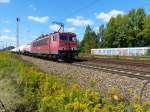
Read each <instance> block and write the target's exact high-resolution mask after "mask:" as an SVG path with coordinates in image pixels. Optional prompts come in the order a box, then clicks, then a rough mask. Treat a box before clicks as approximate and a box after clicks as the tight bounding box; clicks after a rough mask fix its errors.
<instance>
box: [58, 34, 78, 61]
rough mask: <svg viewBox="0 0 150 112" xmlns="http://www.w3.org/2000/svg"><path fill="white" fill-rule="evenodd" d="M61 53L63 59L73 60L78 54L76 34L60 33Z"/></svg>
mask: <svg viewBox="0 0 150 112" xmlns="http://www.w3.org/2000/svg"><path fill="white" fill-rule="evenodd" d="M59 54H60V56H61V59H63V60H72V59H73V58H75V56H77V39H76V34H74V33H69V32H63V33H59Z"/></svg>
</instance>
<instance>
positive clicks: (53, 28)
mask: <svg viewBox="0 0 150 112" xmlns="http://www.w3.org/2000/svg"><path fill="white" fill-rule="evenodd" d="M59 28H60V27H59V26H58V25H57V24H54V25H50V26H49V29H51V30H53V31H57V30H59Z"/></svg>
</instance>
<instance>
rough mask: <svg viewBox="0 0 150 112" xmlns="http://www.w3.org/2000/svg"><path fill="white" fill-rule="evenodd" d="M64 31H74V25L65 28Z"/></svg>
mask: <svg viewBox="0 0 150 112" xmlns="http://www.w3.org/2000/svg"><path fill="white" fill-rule="evenodd" d="M65 31H68V32H75V31H76V28H75V27H70V28H66V29H65Z"/></svg>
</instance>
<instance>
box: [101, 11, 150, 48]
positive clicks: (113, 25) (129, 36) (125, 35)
mask: <svg viewBox="0 0 150 112" xmlns="http://www.w3.org/2000/svg"><path fill="white" fill-rule="evenodd" d="M149 24H150V23H149V16H147V15H146V13H145V12H144V9H142V8H139V9H133V10H131V11H129V13H128V14H126V15H118V16H117V17H115V18H111V19H110V21H109V22H108V24H107V25H106V27H105V28H104V31H103V39H102V41H101V47H107V48H108V47H109V48H114V47H141V46H148V45H150V42H149V29H148V28H149Z"/></svg>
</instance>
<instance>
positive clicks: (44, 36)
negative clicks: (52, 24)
mask: <svg viewBox="0 0 150 112" xmlns="http://www.w3.org/2000/svg"><path fill="white" fill-rule="evenodd" d="M58 33H59V34H70V35H74V36H76V34H75V33H72V32H54V33H49V34H46V35H44V34H42V35H41V36H39V37H38V38H36V39H35V40H34V41H37V40H40V39H42V38H46V37H47V36H50V35H54V34H58Z"/></svg>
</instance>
